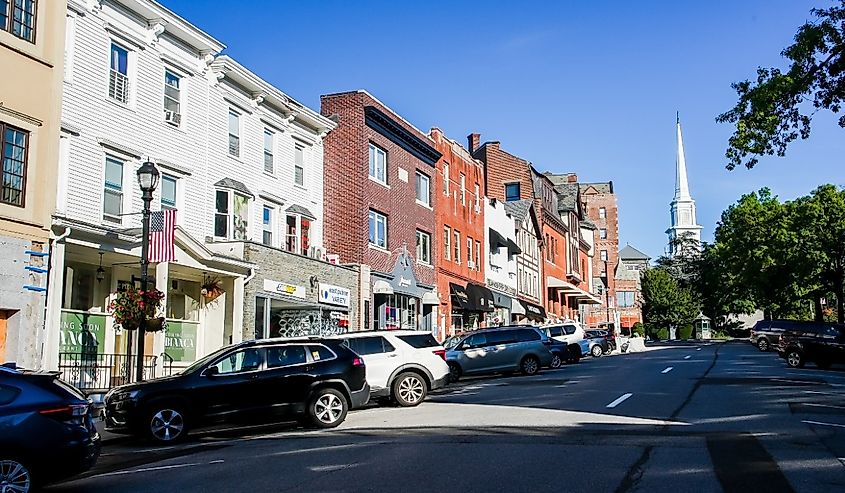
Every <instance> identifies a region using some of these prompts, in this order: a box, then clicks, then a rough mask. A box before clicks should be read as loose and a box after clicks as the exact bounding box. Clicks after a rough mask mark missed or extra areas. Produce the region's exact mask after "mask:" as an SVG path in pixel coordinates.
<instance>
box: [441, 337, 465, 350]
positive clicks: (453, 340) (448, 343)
mask: <svg viewBox="0 0 845 493" xmlns="http://www.w3.org/2000/svg"><path fill="white" fill-rule="evenodd" d="M459 342H461V337H460V336H452V337H449V338H448V339H446V340H445V341H443V347H444V348H446V349H452V348H453V347H455V346H457V345H458V343H459Z"/></svg>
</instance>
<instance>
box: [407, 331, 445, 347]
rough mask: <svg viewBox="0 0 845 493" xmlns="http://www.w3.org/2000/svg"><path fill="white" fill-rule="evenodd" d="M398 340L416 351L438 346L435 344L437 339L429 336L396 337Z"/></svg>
mask: <svg viewBox="0 0 845 493" xmlns="http://www.w3.org/2000/svg"><path fill="white" fill-rule="evenodd" d="M397 337H398V338H399V339H400V340H402V341H404V342H407V343H408V344H410V345H411V346H412V347H415V348H417V349H422V348H427V347H434V346H439V344H437V339H435V338H434V336H432V335H431V334H420V335H416V334H415V335H410V336H397Z"/></svg>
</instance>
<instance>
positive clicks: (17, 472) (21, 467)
mask: <svg viewBox="0 0 845 493" xmlns="http://www.w3.org/2000/svg"><path fill="white" fill-rule="evenodd" d="M0 485H2V486H4V488H3V491H6V490H7V488H8V491H20V492H22V493H27V492H29V491H31V490H34V489H35V486H34V484H33V481H32V473H31V472H30V470H29V468H28V467H27V466H26V464H24V463H23V462H20V461H18V460H16V459H3V458H0ZM13 488H14V489H13Z"/></svg>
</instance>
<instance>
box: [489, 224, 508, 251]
mask: <svg viewBox="0 0 845 493" xmlns="http://www.w3.org/2000/svg"><path fill="white" fill-rule="evenodd" d="M487 229H489V230H490V250H491V251H492V252H493V253H496V251H497V250H498V249H499V248H504V247H507V246H508V240H507V239H506V238H505V237H504V236H502V235H501V234H499V232H498V231H496V230H494V229H493V228H487Z"/></svg>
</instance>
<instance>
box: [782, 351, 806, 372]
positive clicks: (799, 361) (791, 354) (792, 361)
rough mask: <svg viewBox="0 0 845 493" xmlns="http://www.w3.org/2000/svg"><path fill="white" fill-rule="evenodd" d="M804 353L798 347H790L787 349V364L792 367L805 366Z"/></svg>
mask: <svg viewBox="0 0 845 493" xmlns="http://www.w3.org/2000/svg"><path fill="white" fill-rule="evenodd" d="M805 363H806V361H805V360H804V355H803V354H801V351H799V350H797V349H789V350H787V351H786V364H787V365H789V367H790V368H804V364H805Z"/></svg>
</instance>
